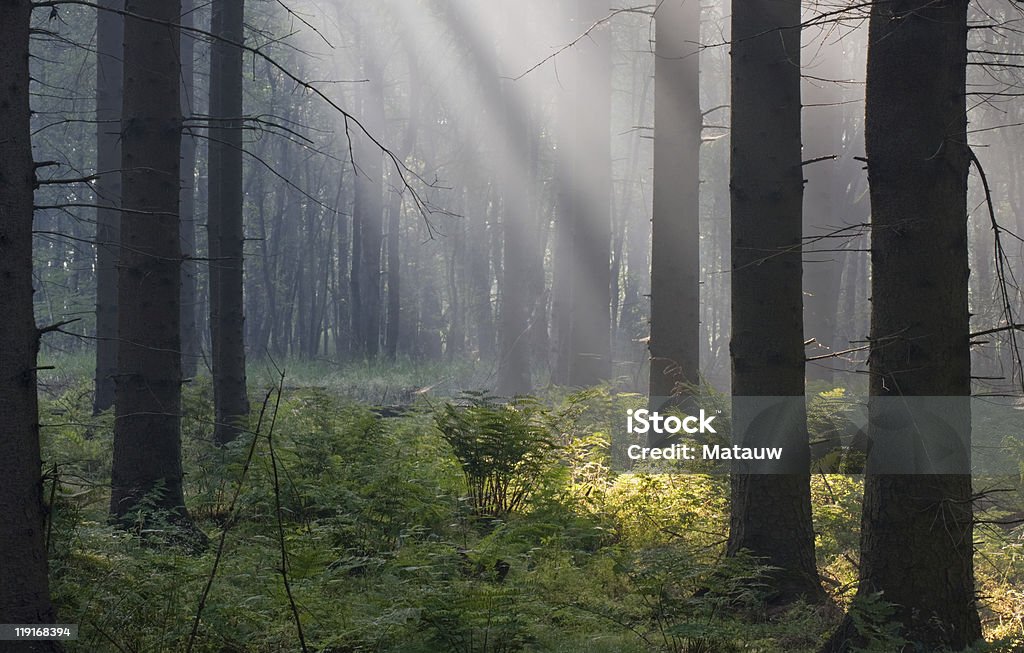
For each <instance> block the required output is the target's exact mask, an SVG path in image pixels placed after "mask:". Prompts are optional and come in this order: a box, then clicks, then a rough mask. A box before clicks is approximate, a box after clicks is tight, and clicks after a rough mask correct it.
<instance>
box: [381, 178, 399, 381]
mask: <svg viewBox="0 0 1024 653" xmlns="http://www.w3.org/2000/svg"><path fill="white" fill-rule="evenodd" d="M401 230H402V196H401V195H400V194H398V193H392V194H391V201H390V207H389V208H388V234H387V249H388V259H387V263H388V278H387V282H388V298H387V299H388V308H387V324H386V327H385V333H384V343H385V344H384V348H385V353H386V355H387V358H388V360H391V361H393V360H395V359H396V358H397V357H398V338H399V335H400V334H401V314H402V261H401V258H400V256H399V248H400V247H401V242H402V240H401Z"/></svg>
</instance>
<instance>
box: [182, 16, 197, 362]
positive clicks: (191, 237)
mask: <svg viewBox="0 0 1024 653" xmlns="http://www.w3.org/2000/svg"><path fill="white" fill-rule="evenodd" d="M181 11H182V14H181V24H182V26H183V27H191V26H192V24H193V22H194V19H193V15H194V10H193V0H182V3H181ZM194 52H195V39H194V38H193V37H192V36H191V35H189V34H188V33H187V32H185V33H182V35H181V113H182V115H183V116H192V115H194V114H195V113H196V103H195V76H194V73H195V64H194V61H193V55H194ZM195 166H196V139H195V136H193V135H192V133H191V131H186V132H185V133H183V134H182V137H181V211H180V212H181V252H182V257H183V261H182V265H181V373H182V376H183V377H184V378H185V379H191V378H194V377H195V375H196V373H197V372H198V370H199V358H200V356H201V355H202V354H201V352H200V349H199V325H198V322H197V319H198V309H199V288H198V287H197V279H196V264H195V262H194V261H192V260H189V259H193V258H195V257H196V198H195V191H196V171H195Z"/></svg>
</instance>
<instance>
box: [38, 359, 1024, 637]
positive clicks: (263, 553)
mask: <svg viewBox="0 0 1024 653" xmlns="http://www.w3.org/2000/svg"><path fill="white" fill-rule="evenodd" d="M46 364H52V365H54V366H55V367H56V369H54V370H51V371H47V372H45V373H44V376H43V377H42V378H41V388H42V402H41V407H40V414H41V421H42V423H43V426H44V428H43V429H42V433H43V449H44V451H43V458H44V472H45V473H46V479H45V482H46V488H45V489H46V493H47V496H48V498H49V500H50V501H51V503H52V510H51V511H50V519H51V523H50V524H49V525H48V532H49V534H48V538H47V540H48V547H49V550H50V556H51V576H52V579H53V582H52V585H53V587H52V591H53V593H54V596H55V600H56V602H57V604H58V609H59V611H60V619H61V621H62V622H63V623H77V624H79V625H80V639H79V640H78V641H77V642H75V643H72V645H71V646H69V647H68V648H69V650H70V651H89V652H101V651H120V652H125V651H130V652H135V651H139V652H142V651H146V652H158V651H167V652H181V651H196V652H198V651H204V652H205V651H211V652H212V651H218V652H221V653H229V652H243V651H245V652H249V651H252V652H271V651H298V650H303V642H304V646H305V648H306V650H309V651H318V652H323V653H326V652H342V651H394V652H402V653H415V652H442V651H457V652H461V653H490V652H494V653H512V652H516V651H556V652H566V653H569V652H579V653H601V652H608V653H612V652H615V653H629V652H632V651H637V652H639V651H671V652H678V653H685V652H689V653H696V652H716V653H729V652H730V651H763V652H766V653H771V652H777V651H783V650H785V651H790V652H792V653H797V652H801V651H808V652H810V651H815V650H816V649H817V648H818V647H819V646H820V645H821V643H822V642H823V641H824V640H825V639H826V638H827V636H828V634H829V633H830V631H831V630H832V629H833V628H834V627H835V625H836V624H837V623H838V620H839V618H840V617H841V614H842V611H843V610H846V609H851V608H852V609H854V610H856V611H857V614H858V615H859V616H860V618H861V621H862V622H863V623H864V628H865V629H866V630H871V631H873V632H875V633H876V635H877V642H876V645H875V647H874V648H871V649H870V650H874V651H893V650H896V648H895V647H894V643H893V640H892V639H891V638H887V637H888V634H887V631H886V629H885V628H884V627H883V626H881V622H883V621H884V615H885V612H886V606H885V605H884V603H882V602H881V601H878V602H874V603H869V604H865V605H856V606H851V601H852V599H853V595H854V592H855V580H856V564H857V545H858V537H859V523H860V504H861V496H862V488H861V482H860V479H859V477H858V476H856V475H840V474H828V475H826V474H816V475H814V476H813V478H812V493H813V506H814V519H815V531H816V534H817V538H816V545H817V555H818V563H819V569H820V571H821V576H822V580H823V583H824V585H825V587H826V589H827V590H828V592H829V593H830V595H831V597H832V599H833V600H834V602H835V605H834V606H832V607H827V608H822V607H816V606H810V605H796V606H793V607H791V608H789V609H787V610H784V611H778V610H773V609H770V608H768V607H767V605H768V603H767V602H766V597H767V596H768V595H769V594H770V589H771V588H770V584H769V583H768V582H767V577H768V575H769V571H770V570H766V569H764V568H762V567H759V566H758V565H757V564H756V563H755V562H754V561H751V560H747V559H743V558H740V559H725V558H724V556H723V551H724V543H725V539H726V535H727V532H728V495H729V484H728V478H727V477H726V476H724V475H714V474H703V473H672V474H666V473H649V472H645V471H644V470H641V469H635V468H634V469H631V470H628V471H623V470H618V471H617V470H616V469H614V467H615V465H613V464H612V461H613V458H614V457H615V456H616V452H615V449H616V445H615V444H614V443H613V442H612V440H611V438H610V435H609V434H611V433H612V432H614V431H615V429H616V428H617V427H618V426H617V425H618V424H619V423H620V421H621V416H622V415H624V414H625V410H626V409H627V408H629V407H638V406H641V405H642V404H643V398H642V397H640V396H638V395H635V394H630V393H621V392H612V391H611V390H610V389H608V388H604V389H594V390H591V391H587V392H583V393H576V394H569V393H567V392H564V391H560V390H558V389H552V390H549V391H547V392H545V393H544V396H543V397H541V398H538V399H536V400H524V401H522V402H519V404H518V405H517V410H514V411H510V410H508V409H507V408H505V407H504V406H501V405H499V404H497V403H492V402H490V401H488V400H487V399H486V398H484V397H481V396H479V395H471V396H465V395H461V394H460V391H461V390H463V389H466V388H465V387H460V386H462V383H463V382H465V380H466V379H470V380H472V381H474V382H475V383H476V384H479V385H483V384H484V383H486V381H487V372H486V371H481V370H478V369H475V368H473V367H471V366H458V365H448V366H416V365H412V364H405V365H395V366H390V367H386V366H385V367H375V366H361V367H360V366H350V367H345V368H341V367H338V366H335V365H332V364H330V363H329V362H322V363H316V364H291V363H289V366H288V369H287V371H286V372H285V374H284V376H283V378H282V376H281V374H280V373H279V371H278V366H276V365H274V364H272V363H269V362H268V363H257V364H254V365H252V366H251V367H250V385H251V388H252V402H253V408H254V410H253V413H254V415H253V419H252V423H251V424H250V432H249V433H248V434H246V435H244V436H242V437H240V438H239V439H238V441H236V442H235V443H233V444H232V445H231V446H229V447H227V448H226V449H219V448H216V447H214V446H213V445H212V443H211V442H210V434H211V431H212V428H211V423H212V420H213V416H212V415H213V411H212V406H211V404H210V401H211V399H210V398H211V396H212V392H211V389H210V386H209V381H208V380H207V379H205V378H200V379H198V380H197V381H195V382H193V383H190V384H189V385H188V386H187V387H186V391H185V397H184V419H183V445H182V446H183V464H184V470H185V483H186V492H187V500H188V507H189V511H190V513H191V516H192V517H193V519H194V520H195V521H196V523H197V524H198V525H199V527H200V528H202V529H203V531H204V532H205V533H206V534H207V535H208V537H209V541H210V543H209V546H208V547H206V549H205V550H203V551H201V552H198V553H197V552H194V551H190V550H188V549H185V548H183V547H180V546H176V545H173V544H168V543H167V542H166V541H165V540H168V539H171V538H165V535H166V534H167V533H165V532H164V528H163V527H162V526H161V524H160V523H159V522H157V523H156V524H151V523H150V524H147V527H146V529H145V532H144V533H141V534H140V533H129V532H126V531H124V530H118V529H115V528H114V527H112V526H111V525H109V524H108V522H107V518H106V511H107V507H108V501H109V489H108V484H109V480H110V461H111V448H112V419H111V417H110V416H109V415H102V416H100V417H95V418H94V417H92V416H91V408H90V401H91V383H90V373H89V365H88V361H86V360H84V359H82V360H79V359H78V358H76V357H65V358H61V359H59V360H57V361H47V363H46ZM473 385H474V384H473V383H465V386H468V388H472V387H473ZM279 393H280V394H279ZM838 394H841V391H838V390H835V391H831V392H828V391H824V392H819V393H815V394H813V395H812V402H811V409H810V414H811V417H812V419H811V429H812V438H813V437H815V435H816V433H818V434H820V432H822V431H828V430H829V429H835V428H842V420H843V415H842V414H839V413H837V412H833V411H832V409H831V406H833V405H834V404H833V403H830V402H829V401H828V399H829V398H830V397H835V396H837V395H838ZM707 401H709V402H719V404H720V405H722V406H726V405H727V401H726V400H725V398H723V397H708V398H707ZM381 406H384V407H388V409H387V410H384V411H382V410H380V407H381ZM394 407H401V408H402V410H401V411H392V409H393V408H394ZM399 412H400V414H399ZM261 414H262V419H260V417H259V416H260V415H261ZM382 414H383V415H386V416H382ZM391 415H396V416H391ZM497 434H500V435H501V436H502V437H500V438H497V437H492V436H495V435H497ZM247 461H251V462H249V463H248V464H247ZM691 472H692V470H691ZM1002 481H1005V479H1002V480H1001V481H1000V482H1002ZM992 483H995V481H992ZM1011 485H1015V486H1018V487H1019V483H1011ZM1014 507H1016V510H1021V509H1022V507H1024V502H1022V500H1021V496H1020V493H1019V489H1018V490H1015V491H1014V492H1009V493H1005V494H1004V495H1003V496H1002V497H1001V498H1000V503H999V504H998V506H997V509H995V510H990V511H989V513H986V517H985V520H986V521H992V522H997V521H1001V520H1002V518H1004V517H1005V516H1006V515H1007V514H1012V513H1013V512H1014ZM166 529H167V531H168V532H169V531H170V529H172V525H171V524H170V523H168V524H166ZM225 532H226V534H225ZM976 540H977V542H976V565H975V567H976V571H977V580H978V591H979V595H980V596H981V597H982V604H981V605H982V616H983V620H984V623H985V628H986V636H987V637H988V639H989V640H990V641H991V642H994V643H993V644H990V645H988V646H987V647H986V648H985V650H1005V651H1011V650H1018V651H1019V650H1024V648H1022V647H1024V589H1022V588H1024V530H1022V527H1021V526H1020V525H1014V524H997V523H986V524H980V525H979V526H978V529H977V531H976ZM282 557H284V558H285V559H286V561H287V562H286V563H285V564H282ZM215 567H216V573H215V574H214V573H213V572H214V568H215ZM282 569H285V570H286V572H287V573H286V574H282ZM211 579H212V582H211ZM200 612H201V614H200ZM979 650H981V649H979Z"/></svg>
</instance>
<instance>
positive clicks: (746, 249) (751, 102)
mask: <svg viewBox="0 0 1024 653" xmlns="http://www.w3.org/2000/svg"><path fill="white" fill-rule="evenodd" d="M799 24H800V2H799V0H781V1H780V0H735V1H734V2H733V4H732V39H733V44H732V161H731V173H730V180H731V188H732V191H731V205H732V340H731V342H730V353H731V358H732V394H733V441H734V442H735V443H737V444H740V445H744V446H766V445H767V442H768V441H769V440H770V441H772V445H771V446H782V447H783V456H784V461H785V463H784V465H781V466H780V468H779V469H771V468H762V469H756V470H753V471H754V473H746V472H745V471H743V470H741V469H740V468H739V467H734V470H733V476H732V505H731V519H730V524H729V542H728V547H727V550H728V554H729V555H736V554H737V553H739V552H740V551H742V550H746V551H749V552H750V553H751V554H752V555H754V556H755V557H757V558H759V559H761V560H762V561H763V562H764V563H766V564H768V565H771V566H773V567H776V568H777V571H775V572H773V573H772V587H773V590H774V596H773V597H772V600H773V601H774V602H776V603H789V602H792V601H795V600H798V599H800V598H804V599H807V600H810V601H818V600H822V599H823V598H824V593H823V591H822V589H821V585H820V582H819V578H818V570H817V567H816V565H815V559H814V531H813V525H812V522H811V497H810V452H809V449H808V437H807V417H806V406H805V403H804V346H803V294H802V284H801V276H802V261H801V235H802V232H801V227H802V217H801V202H802V198H803V175H802V170H801V145H800V30H799V27H798V26H799ZM758 397H779V398H782V399H781V400H779V401H775V400H757V399H754V398H758ZM769 405H770V406H771V408H769Z"/></svg>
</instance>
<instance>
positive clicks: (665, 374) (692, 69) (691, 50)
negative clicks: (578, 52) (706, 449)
mask: <svg viewBox="0 0 1024 653" xmlns="http://www.w3.org/2000/svg"><path fill="white" fill-rule="evenodd" d="M655 25H656V30H657V33H656V50H655V62H656V63H655V73H654V97H655V100H654V102H655V108H654V219H653V221H652V230H653V236H652V248H651V340H650V350H651V386H650V396H651V400H652V402H655V403H660V402H658V400H657V399H656V398H658V397H669V396H671V395H673V394H676V390H677V389H679V390H682V389H681V388H678V387H677V384H696V383H697V382H698V381H699V380H700V376H699V372H700V291H699V289H700V137H701V125H702V121H703V118H702V116H701V111H700V84H699V65H698V60H699V56H698V53H699V47H700V2H699V0H685V1H683V2H678V1H671V2H665V3H662V4H661V5H659V6H658V12H657V14H656V15H655ZM683 393H684V394H686V392H685V390H683Z"/></svg>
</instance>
